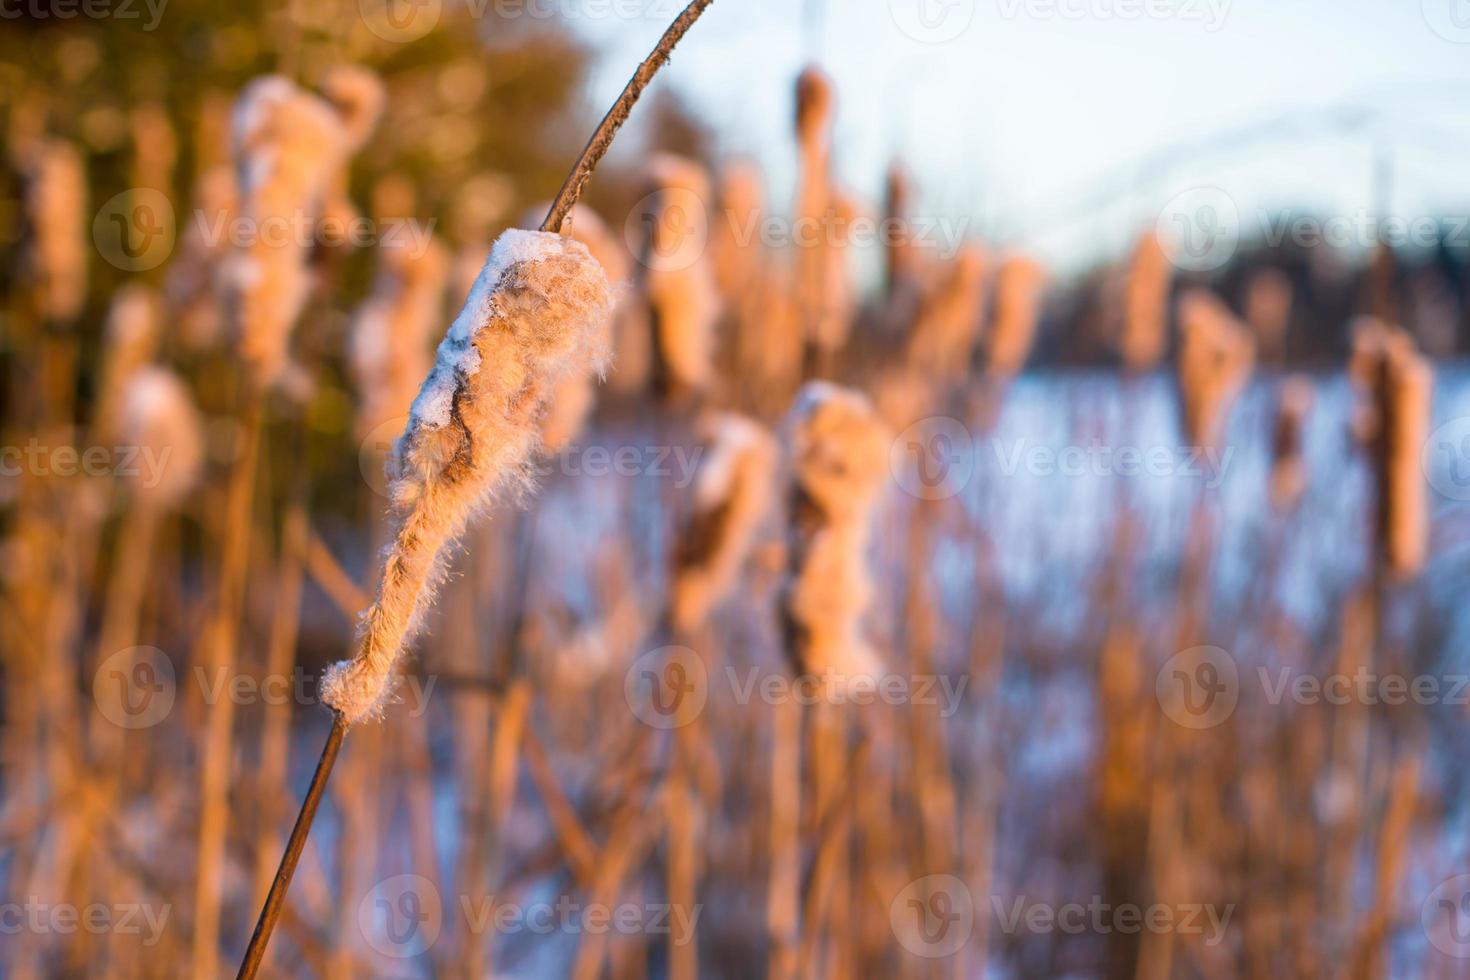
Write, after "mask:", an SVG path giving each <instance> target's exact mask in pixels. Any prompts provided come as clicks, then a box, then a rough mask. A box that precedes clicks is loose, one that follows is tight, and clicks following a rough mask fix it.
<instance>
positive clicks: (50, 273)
mask: <svg viewBox="0 0 1470 980" xmlns="http://www.w3.org/2000/svg"><path fill="white" fill-rule="evenodd" d="M27 170H28V174H27V176H28V181H27V184H26V195H25V206H26V216H27V218H28V219H29V222H30V229H31V235H32V238H31V244H30V248H29V250H28V254H29V258H30V263H31V271H32V273H33V275H34V278H35V282H36V285H37V287H38V289H39V300H40V307H41V312H42V314H43V315H44V316H46V317H48V318H49V319H52V320H70V319H72V318H73V317H75V316H76V315H77V314H78V313H79V312H81V309H82V301H83V300H84V299H85V298H86V290H87V249H88V242H87V225H86V218H87V216H86V207H87V174H86V167H85V166H84V164H83V162H82V156H81V154H80V153H79V152H78V151H77V148H76V147H75V146H73V145H72V144H70V143H67V142H65V141H63V140H47V141H44V142H42V143H40V144H38V145H37V147H36V149H35V152H34V153H33V154H32V156H31V159H30V161H29V165H28V167H27Z"/></svg>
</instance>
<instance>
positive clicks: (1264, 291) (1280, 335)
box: [1245, 266, 1294, 361]
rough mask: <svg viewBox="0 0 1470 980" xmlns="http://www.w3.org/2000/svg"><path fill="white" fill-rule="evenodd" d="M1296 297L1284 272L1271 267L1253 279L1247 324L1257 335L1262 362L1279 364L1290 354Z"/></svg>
mask: <svg viewBox="0 0 1470 980" xmlns="http://www.w3.org/2000/svg"><path fill="white" fill-rule="evenodd" d="M1293 295H1294V290H1293V289H1292V285H1291V279H1290V277H1288V276H1287V274H1286V273H1284V272H1282V271H1281V270H1280V269H1276V268H1272V267H1269V266H1268V267H1266V268H1263V269H1258V270H1256V272H1255V273H1253V274H1252V275H1251V278H1250V283H1249V285H1247V286H1246V290H1245V322H1246V323H1248V324H1250V327H1251V330H1252V331H1254V332H1255V335H1256V349H1257V350H1258V351H1259V352H1260V356H1261V359H1262V360H1270V361H1277V360H1280V359H1281V358H1282V357H1283V356H1284V355H1285V353H1286V330H1287V327H1288V326H1290V324H1291V304H1292V297H1293Z"/></svg>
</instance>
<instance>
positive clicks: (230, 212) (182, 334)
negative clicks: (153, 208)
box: [164, 164, 239, 350]
mask: <svg viewBox="0 0 1470 980" xmlns="http://www.w3.org/2000/svg"><path fill="white" fill-rule="evenodd" d="M238 209H239V194H238V192H237V188H236V184H235V172H234V170H233V168H231V167H229V166H227V165H225V164H220V165H219V166H215V167H211V168H210V169H208V170H206V171H204V172H203V173H201V174H200V175H199V179H198V180H197V181H195V184H194V211H193V215H192V216H191V218H190V220H189V221H187V222H185V224H184V227H183V228H182V229H181V230H180V235H179V248H178V258H177V259H175V260H174V261H173V262H172V263H170V264H169V269H168V277H167V280H166V284H165V286H164V293H165V295H166V296H167V297H168V300H169V305H170V306H171V307H172V308H173V310H174V313H175V316H176V317H177V319H178V324H179V328H178V337H179V340H180V342H181V343H182V344H183V346H184V347H186V348H188V349H189V350H201V349H204V348H206V347H211V346H213V345H214V344H216V343H218V342H219V339H220V335H221V333H222V332H223V320H224V310H223V308H222V304H221V303H220V294H219V290H218V289H217V286H218V284H219V280H220V279H221V276H222V269H223V266H224V262H225V260H226V258H227V257H228V256H229V255H230V254H231V253H230V247H231V245H230V237H229V236H228V235H225V234H222V233H217V232H218V231H219V229H223V228H228V227H230V224H231V222H232V221H234V218H235V215H236V213H237V212H238Z"/></svg>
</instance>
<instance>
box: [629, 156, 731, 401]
mask: <svg viewBox="0 0 1470 980" xmlns="http://www.w3.org/2000/svg"><path fill="white" fill-rule="evenodd" d="M649 176H650V182H651V183H652V185H653V187H654V193H653V195H651V197H652V213H651V215H650V216H649V222H648V226H647V227H648V235H647V239H646V241H645V246H644V254H643V259H642V261H643V266H644V290H645V292H646V294H647V297H648V306H649V310H650V311H651V316H652V319H653V328H654V329H653V346H654V351H655V354H656V358H655V364H654V367H655V370H656V371H657V381H658V384H659V388H660V390H661V393H662V394H664V395H665V396H666V397H669V398H672V399H675V400H683V399H685V398H687V397H689V396H691V395H692V394H694V393H697V392H700V391H703V390H704V389H705V388H706V387H707V386H708V385H709V383H710V381H711V379H712V369H713V358H714V345H715V324H716V321H717V320H718V318H719V316H720V298H719V293H718V291H717V290H716V288H715V281H714V272H713V269H712V268H711V265H710V262H709V259H708V257H707V255H706V254H705V244H706V243H707V241H708V237H709V219H708V202H709V200H710V189H709V178H708V176H707V175H706V174H705V171H704V167H703V166H701V165H700V164H699V163H697V162H696V161H694V160H689V159H686V158H684V157H677V156H673V155H670V154H660V155H658V156H656V157H654V159H653V161H652V162H651V163H650V165H649Z"/></svg>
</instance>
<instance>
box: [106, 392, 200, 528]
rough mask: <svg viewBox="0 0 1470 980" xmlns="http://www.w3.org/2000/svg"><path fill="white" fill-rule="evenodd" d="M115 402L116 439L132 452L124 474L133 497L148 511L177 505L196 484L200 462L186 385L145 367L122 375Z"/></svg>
mask: <svg viewBox="0 0 1470 980" xmlns="http://www.w3.org/2000/svg"><path fill="white" fill-rule="evenodd" d="M120 406H121V414H120V424H119V432H120V434H121V437H122V438H123V439H124V440H125V441H126V442H127V444H128V445H129V446H132V447H136V449H137V450H138V454H137V455H138V460H139V465H137V466H135V467H133V468H132V470H130V471H129V473H128V475H127V479H128V483H129V486H130V487H131V488H132V492H133V499H134V500H135V501H136V502H137V504H138V505H139V506H142V507H147V508H150V509H152V510H153V512H154V513H162V512H164V511H166V510H169V509H170V508H172V507H175V506H177V505H178V504H179V502H180V501H182V500H183V499H184V498H185V497H186V496H188V494H189V493H190V492H191V491H192V490H193V489H194V487H195V486H196V485H197V484H198V482H199V474H200V471H201V469H202V464H203V461H204V441H203V436H202V432H201V424H200V420H199V410H198V409H197V408H195V407H194V399H193V398H192V397H191V396H190V394H189V389H188V388H187V387H186V386H185V385H184V383H183V381H181V380H180V379H179V377H178V375H176V374H174V373H173V372H172V371H170V370H168V369H167V368H163V367H157V366H153V365H150V366H148V367H144V368H142V369H141V370H139V371H137V372H136V373H135V374H133V376H132V377H131V378H129V379H128V381H127V382H126V384H125V385H124V386H123V389H122V396H121V399H120Z"/></svg>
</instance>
